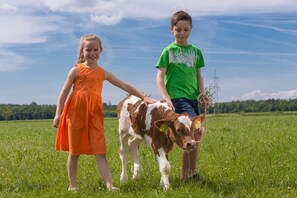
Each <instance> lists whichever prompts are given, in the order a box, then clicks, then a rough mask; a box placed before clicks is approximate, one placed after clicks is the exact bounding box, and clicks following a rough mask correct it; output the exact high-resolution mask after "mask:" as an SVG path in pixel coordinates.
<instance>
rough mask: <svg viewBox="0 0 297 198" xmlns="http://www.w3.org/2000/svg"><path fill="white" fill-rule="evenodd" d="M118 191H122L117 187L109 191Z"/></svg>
mask: <svg viewBox="0 0 297 198" xmlns="http://www.w3.org/2000/svg"><path fill="white" fill-rule="evenodd" d="M118 190H120V189H119V188H117V187H115V186H113V187H111V188H110V189H109V191H118Z"/></svg>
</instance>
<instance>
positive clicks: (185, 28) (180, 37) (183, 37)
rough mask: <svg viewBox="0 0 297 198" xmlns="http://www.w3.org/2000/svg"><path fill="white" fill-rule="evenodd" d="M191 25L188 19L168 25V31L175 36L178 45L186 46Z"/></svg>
mask: <svg viewBox="0 0 297 198" xmlns="http://www.w3.org/2000/svg"><path fill="white" fill-rule="evenodd" d="M191 30H192V27H191V24H190V22H189V21H185V20H182V21H179V22H177V24H176V25H174V26H170V31H171V32H172V33H173V35H174V37H175V43H176V44H178V45H183V46H187V45H188V38H189V36H190V33H191Z"/></svg>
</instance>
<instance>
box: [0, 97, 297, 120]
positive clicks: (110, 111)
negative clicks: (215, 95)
mask: <svg viewBox="0 0 297 198" xmlns="http://www.w3.org/2000/svg"><path fill="white" fill-rule="evenodd" d="M116 107H117V106H116V105H112V104H110V103H109V104H107V103H103V112H104V117H116V116H117V113H116ZM55 111H56V105H38V104H37V103H36V102H32V103H31V104H29V105H17V104H0V121H1V120H2V121H3V120H39V119H53V118H54V116H55ZM277 111H297V99H291V100H281V99H277V100H276V99H269V100H247V101H232V102H221V103H216V104H215V105H214V107H210V108H209V109H207V113H208V114H214V113H254V112H277ZM201 112H204V109H203V108H201Z"/></svg>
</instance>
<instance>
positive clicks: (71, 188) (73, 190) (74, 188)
mask: <svg viewBox="0 0 297 198" xmlns="http://www.w3.org/2000/svg"><path fill="white" fill-rule="evenodd" d="M68 191H69V192H75V193H76V192H77V191H78V187H69V188H68Z"/></svg>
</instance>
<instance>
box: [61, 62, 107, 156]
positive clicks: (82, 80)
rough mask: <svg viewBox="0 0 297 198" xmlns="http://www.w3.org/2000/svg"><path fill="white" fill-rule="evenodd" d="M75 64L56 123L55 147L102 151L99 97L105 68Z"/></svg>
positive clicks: (81, 151) (90, 152)
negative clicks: (75, 68) (69, 91)
mask: <svg viewBox="0 0 297 198" xmlns="http://www.w3.org/2000/svg"><path fill="white" fill-rule="evenodd" d="M76 66H77V67H78V70H77V76H76V79H75V81H74V85H73V91H72V93H71V95H70V96H69V98H68V99H67V102H66V104H65V107H64V109H63V112H62V115H61V119H60V123H59V128H58V134H57V139H56V150H62V151H69V153H70V154H73V155H80V154H87V155H94V154H105V153H106V142H105V136H104V128H103V110H102V97H101V93H102V85H103V80H104V70H103V68H101V67H96V68H87V67H85V65H83V64H78V65H76Z"/></svg>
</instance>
